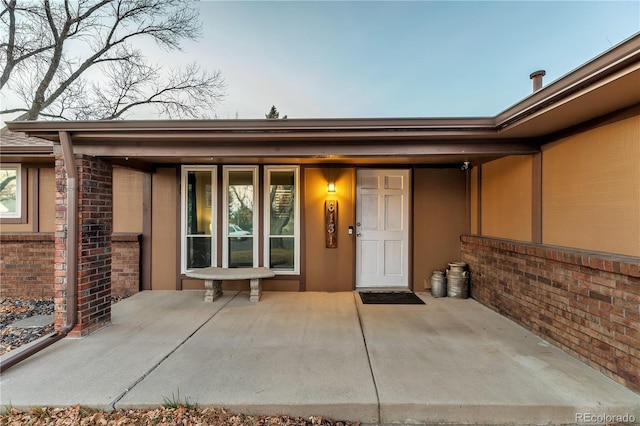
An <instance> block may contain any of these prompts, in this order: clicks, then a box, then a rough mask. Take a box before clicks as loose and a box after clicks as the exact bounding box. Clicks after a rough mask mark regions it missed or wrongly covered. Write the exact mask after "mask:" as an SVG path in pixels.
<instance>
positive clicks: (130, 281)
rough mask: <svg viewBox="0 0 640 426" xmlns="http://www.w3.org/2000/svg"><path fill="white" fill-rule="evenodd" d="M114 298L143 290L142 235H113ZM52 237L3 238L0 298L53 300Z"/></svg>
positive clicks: (23, 235) (20, 235)
mask: <svg viewBox="0 0 640 426" xmlns="http://www.w3.org/2000/svg"><path fill="white" fill-rule="evenodd" d="M111 238H112V240H111V250H112V259H111V295H112V296H130V295H132V294H134V293H137V292H138V291H139V289H140V253H141V252H140V234H113V235H112V237H111ZM54 241H55V239H54V235H53V233H37V234H34V233H10V234H0V283H1V285H0V297H13V298H20V299H50V298H52V297H53V282H54V277H53V263H54V262H53V258H54V252H55V243H54Z"/></svg>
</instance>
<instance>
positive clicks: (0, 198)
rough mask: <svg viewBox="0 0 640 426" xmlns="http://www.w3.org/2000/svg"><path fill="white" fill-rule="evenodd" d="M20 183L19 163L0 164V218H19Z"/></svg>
mask: <svg viewBox="0 0 640 426" xmlns="http://www.w3.org/2000/svg"><path fill="white" fill-rule="evenodd" d="M22 184H23V182H22V168H21V166H20V164H2V165H0V218H2V219H18V220H19V219H21V217H22V201H23V200H22Z"/></svg>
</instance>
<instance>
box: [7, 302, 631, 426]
mask: <svg viewBox="0 0 640 426" xmlns="http://www.w3.org/2000/svg"><path fill="white" fill-rule="evenodd" d="M420 296H421V297H422V298H423V300H425V302H426V305H363V304H362V302H361V301H360V298H359V296H358V295H357V294H355V293H349V292H345V293H270V292H266V293H264V294H263V297H262V300H261V301H260V302H259V303H257V304H252V303H250V302H249V298H248V294H247V293H236V292H229V291H226V292H225V293H224V296H223V297H222V298H221V299H219V300H216V301H215V302H213V303H205V302H203V292H202V291H182V292H162V291H153V292H142V293H139V294H136V295H135V296H132V297H130V298H128V299H126V300H123V301H121V302H119V303H117V304H116V305H113V313H112V325H111V326H109V327H107V328H105V329H103V330H100V331H98V332H96V333H94V334H92V335H90V336H88V337H86V338H83V339H77V340H76V339H74V340H72V339H64V340H62V341H60V342H58V343H56V344H54V345H53V346H51V347H49V348H47V349H45V350H43V351H42V352H40V353H38V354H36V355H34V356H32V357H31V358H29V359H27V360H26V361H23V362H22V363H20V364H18V365H16V366H14V367H13V368H11V369H9V370H8V371H6V372H5V373H4V374H2V377H1V378H0V390H1V396H0V402H1V404H2V405H3V406H5V407H6V406H8V405H11V406H13V407H16V408H23V409H28V408H30V407H32V406H67V405H73V404H81V405H83V406H90V407H96V408H103V409H112V408H127V407H155V406H158V405H161V404H162V403H163V399H164V398H165V397H167V398H170V399H171V398H173V397H177V394H178V392H179V395H180V398H181V399H182V400H183V401H184V400H188V401H189V402H190V403H194V404H196V403H197V404H199V405H212V406H218V407H226V408H227V409H229V410H231V411H242V412H245V413H248V414H288V415H294V416H298V415H299V416H305V417H307V416H310V415H320V416H325V417H330V418H333V419H338V420H353V421H361V422H363V423H371V424H375V423H382V424H389V423H412V424H425V423H427V424H428V423H481V424H573V423H580V421H579V418H577V417H576V416H577V415H579V414H582V413H586V414H589V415H592V416H624V415H627V416H633V417H635V419H636V421H637V420H638V419H640V395H638V394H636V393H634V392H632V391H630V390H628V389H626V388H624V387H622V386H621V385H619V384H617V383H615V382H614V381H612V380H610V379H608V378H607V377H605V376H604V375H602V374H600V373H599V372H597V371H596V370H594V369H592V368H590V367H588V366H586V365H585V364H583V363H581V362H579V361H577V360H575V359H574V358H572V357H570V356H568V355H567V354H565V353H564V352H562V351H561V350H559V349H557V348H555V347H553V346H551V345H549V344H548V343H546V342H545V341H543V340H542V339H540V338H538V337H536V336H535V335H533V334H532V333H530V332H528V331H527V330H525V329H523V328H521V327H520V326H518V325H517V324H515V323H513V322H511V321H510V320H508V319H506V318H504V317H502V316H500V315H498V314H496V313H494V312H492V311H491V310H489V309H487V308H485V307H483V306H482V305H480V304H479V303H477V302H475V301H474V300H470V299H467V300H458V299H448V298H445V299H434V298H432V297H431V296H430V295H427V294H421V295H420ZM583 418H584V417H583Z"/></svg>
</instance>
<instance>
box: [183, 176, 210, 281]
mask: <svg viewBox="0 0 640 426" xmlns="http://www.w3.org/2000/svg"><path fill="white" fill-rule="evenodd" d="M214 178H215V172H214V171H213V170H187V171H186V179H185V180H186V184H185V187H183V188H184V191H185V193H186V197H185V198H186V199H185V203H186V205H185V206H184V209H185V210H184V211H185V237H186V241H185V242H186V244H185V268H186V269H187V270H189V269H194V268H206V267H209V266H213V265H214V264H215V259H214V256H213V253H214V251H213V242H214V241H213V238H212V231H213V229H215V224H214V223H213V212H214V211H215V210H214V206H213V198H212V191H213V185H214Z"/></svg>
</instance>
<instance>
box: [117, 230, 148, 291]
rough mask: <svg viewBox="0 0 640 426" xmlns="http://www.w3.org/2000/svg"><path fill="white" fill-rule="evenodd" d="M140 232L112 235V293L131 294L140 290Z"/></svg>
mask: <svg viewBox="0 0 640 426" xmlns="http://www.w3.org/2000/svg"><path fill="white" fill-rule="evenodd" d="M140 238H141V236H140V234H124V233H115V234H113V235H112V237H111V250H112V252H113V254H112V257H111V294H112V295H113V296H131V295H132V294H135V293H137V292H138V291H139V290H140Z"/></svg>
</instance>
